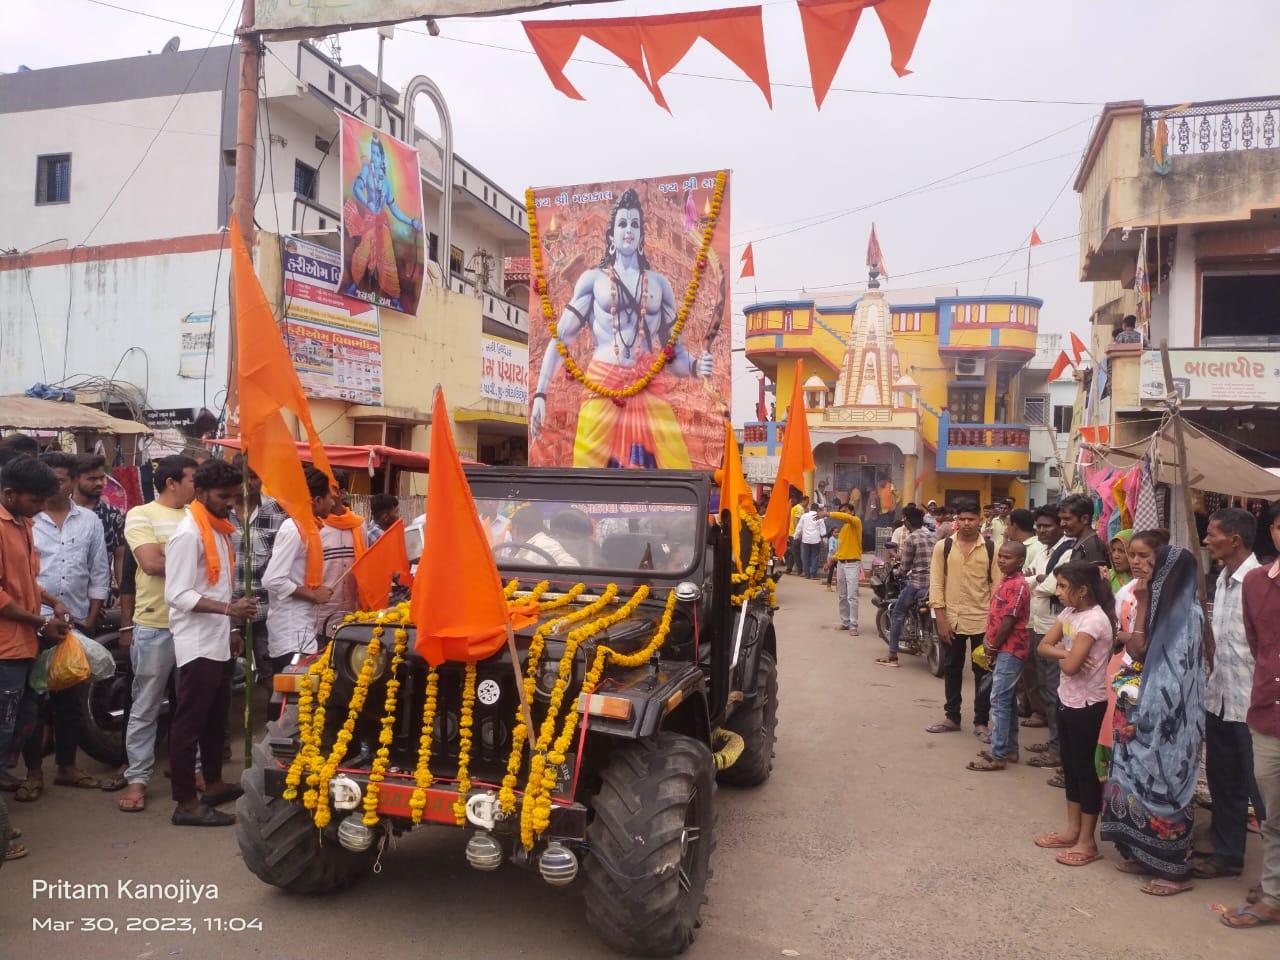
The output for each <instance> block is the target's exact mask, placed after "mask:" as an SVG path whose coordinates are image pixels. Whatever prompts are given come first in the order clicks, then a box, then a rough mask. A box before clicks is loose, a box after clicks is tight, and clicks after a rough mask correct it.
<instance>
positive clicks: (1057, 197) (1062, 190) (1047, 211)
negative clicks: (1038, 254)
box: [982, 168, 1076, 293]
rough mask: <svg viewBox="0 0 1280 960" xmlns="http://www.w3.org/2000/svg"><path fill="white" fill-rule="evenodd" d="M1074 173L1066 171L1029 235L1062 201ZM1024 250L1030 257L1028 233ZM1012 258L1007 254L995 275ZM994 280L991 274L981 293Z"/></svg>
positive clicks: (1038, 227) (1029, 235)
mask: <svg viewBox="0 0 1280 960" xmlns="http://www.w3.org/2000/svg"><path fill="white" fill-rule="evenodd" d="M1075 172H1076V171H1075V168H1072V169H1071V170H1069V171H1067V179H1065V180H1063V181H1062V186H1061V187H1059V188H1058V192H1057V193H1055V194H1054V195H1053V199H1052V200H1050V201H1049V206H1047V207H1045V210H1044V213H1042V214H1040V219H1038V220H1037V221H1036V222H1035V223H1033V224H1032V225H1031V233H1035V232H1036V231H1038V230H1039V229H1040V224H1042V223H1044V221H1045V218H1046V217H1047V216H1049V214H1050V213H1052V212H1053V208H1054V207H1056V206H1057V205H1058V201H1059V200H1061V199H1062V194H1063V193H1065V192H1066V189H1067V185H1068V184H1070V183H1071V181H1072V180H1073V179H1074V178H1075V177H1074V174H1075ZM1039 245H1040V244H1036V246H1039ZM1026 250H1027V256H1030V255H1031V234H1030V233H1029V234H1027V247H1026ZM1015 253H1016V251H1015ZM1013 257H1014V254H1012V253H1011V254H1009V256H1008V258H1007V259H1006V260H1005V262H1004V263H1002V264H1000V266H999V267H997V268H996V273H999V272H1000V271H1001V270H1003V269H1004V268H1005V267H1007V266H1008V265H1009V261H1010V260H1012V259H1013ZM1028 269H1030V267H1028ZM994 278H995V274H994V273H993V274H992V275H991V277H989V278H988V279H987V283H986V284H983V286H982V292H983V293H986V292H987V284H990V283H991V280H992V279H994Z"/></svg>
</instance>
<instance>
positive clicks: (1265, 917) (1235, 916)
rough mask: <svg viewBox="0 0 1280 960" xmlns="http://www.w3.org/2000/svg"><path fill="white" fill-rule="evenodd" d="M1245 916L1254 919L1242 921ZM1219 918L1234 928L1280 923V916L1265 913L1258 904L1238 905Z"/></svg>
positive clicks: (1250, 927)
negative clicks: (1249, 905)
mask: <svg viewBox="0 0 1280 960" xmlns="http://www.w3.org/2000/svg"><path fill="white" fill-rule="evenodd" d="M1245 917H1250V918H1252V919H1251V920H1250V921H1249V922H1246V923H1241V922H1240V921H1241V920H1243V919H1244V918H1245ZM1219 919H1220V920H1221V921H1222V922H1223V923H1224V924H1225V925H1226V926H1228V927H1230V928H1231V929H1232V930H1250V929H1252V928H1254V927H1269V926H1271V925H1272V924H1273V923H1280V917H1275V916H1272V915H1270V914H1267V913H1263V912H1262V911H1261V910H1260V909H1258V908H1257V907H1256V906H1251V907H1236V908H1235V909H1234V910H1228V911H1227V912H1226V913H1224V914H1223V915H1222V916H1221V917H1220V918H1219Z"/></svg>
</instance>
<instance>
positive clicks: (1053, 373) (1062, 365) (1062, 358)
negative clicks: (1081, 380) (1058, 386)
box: [1049, 350, 1071, 383]
mask: <svg viewBox="0 0 1280 960" xmlns="http://www.w3.org/2000/svg"><path fill="white" fill-rule="evenodd" d="M1069 366H1071V358H1070V357H1068V356H1067V351H1065V350H1063V351H1062V352H1061V353H1059V354H1058V359H1057V360H1055V361H1054V362H1053V369H1051V370H1050V371H1049V382H1050V383H1053V381H1055V380H1057V379H1058V378H1059V377H1060V376H1062V372H1063V371H1064V370H1066V369H1067V367H1069Z"/></svg>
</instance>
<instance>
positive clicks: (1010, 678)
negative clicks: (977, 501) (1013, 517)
mask: <svg viewBox="0 0 1280 960" xmlns="http://www.w3.org/2000/svg"><path fill="white" fill-rule="evenodd" d="M1026 557H1027V548H1026V547H1025V546H1023V545H1022V543H1021V542H1020V541H1018V540H1006V541H1005V542H1004V543H1003V544H1001V546H1000V552H999V553H998V554H997V555H996V564H997V566H999V568H1000V573H1001V574H1002V575H1003V576H1004V579H1003V580H1001V581H1000V585H999V586H997V587H996V588H995V590H993V591H992V593H991V607H990V609H989V610H988V611H987V633H986V638H985V639H984V640H983V642H982V646H983V649H984V650H985V651H986V655H987V660H988V662H989V663H991V664H992V671H993V672H992V675H991V720H992V727H991V748H990V749H989V750H983V751H981V752H980V753H979V754H978V759H977V760H974V761H971V762H970V764H969V769H970V770H976V771H978V772H980V773H986V772H988V771H991V770H1003V769H1004V768H1005V766H1006V765H1008V764H1010V763H1017V762H1018V705H1017V696H1018V677H1019V676H1021V675H1022V664H1023V663H1024V662H1025V661H1026V659H1027V651H1028V649H1029V641H1028V637H1027V620H1028V619H1030V616H1031V590H1030V589H1029V588H1028V586H1027V581H1026V579H1025V578H1024V577H1023V575H1022V567H1023V565H1024V562H1025V561H1026Z"/></svg>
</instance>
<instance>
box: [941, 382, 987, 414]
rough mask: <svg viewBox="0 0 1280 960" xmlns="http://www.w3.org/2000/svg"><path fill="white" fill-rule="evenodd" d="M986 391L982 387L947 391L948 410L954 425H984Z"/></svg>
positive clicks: (957, 388) (958, 388)
mask: <svg viewBox="0 0 1280 960" xmlns="http://www.w3.org/2000/svg"><path fill="white" fill-rule="evenodd" d="M985 401H986V390H985V389H983V388H982V387H978V388H976V389H975V388H973V387H952V388H950V389H949V390H948V391H947V408H948V409H949V410H950V412H951V422H952V423H982V422H983V420H982V411H983V407H984V405H985Z"/></svg>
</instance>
